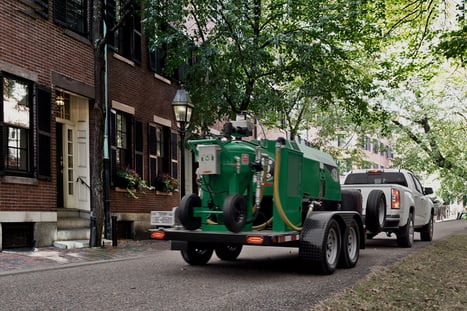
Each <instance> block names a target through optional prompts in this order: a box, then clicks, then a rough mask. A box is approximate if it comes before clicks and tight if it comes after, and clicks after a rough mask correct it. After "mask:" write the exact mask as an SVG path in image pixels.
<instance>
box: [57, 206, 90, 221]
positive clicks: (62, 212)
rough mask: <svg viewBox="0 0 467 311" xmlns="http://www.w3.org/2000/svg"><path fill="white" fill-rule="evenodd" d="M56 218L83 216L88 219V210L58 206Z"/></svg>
mask: <svg viewBox="0 0 467 311" xmlns="http://www.w3.org/2000/svg"><path fill="white" fill-rule="evenodd" d="M57 218H58V219H61V218H83V219H89V212H88V211H83V210H79V209H71V208H58V209H57Z"/></svg>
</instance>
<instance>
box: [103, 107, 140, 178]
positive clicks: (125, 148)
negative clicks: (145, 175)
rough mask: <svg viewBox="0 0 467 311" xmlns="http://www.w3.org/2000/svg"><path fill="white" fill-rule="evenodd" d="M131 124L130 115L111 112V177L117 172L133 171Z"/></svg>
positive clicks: (131, 118) (115, 111) (131, 117)
mask: <svg viewBox="0 0 467 311" xmlns="http://www.w3.org/2000/svg"><path fill="white" fill-rule="evenodd" d="M132 123H133V116H132V115H130V114H127V113H124V112H121V111H117V110H112V111H111V125H110V127H111V133H110V136H111V148H112V159H111V161H112V176H115V174H116V172H117V170H124V169H127V168H131V169H135V165H134V163H133V157H132V143H133V142H132ZM138 173H140V172H138Z"/></svg>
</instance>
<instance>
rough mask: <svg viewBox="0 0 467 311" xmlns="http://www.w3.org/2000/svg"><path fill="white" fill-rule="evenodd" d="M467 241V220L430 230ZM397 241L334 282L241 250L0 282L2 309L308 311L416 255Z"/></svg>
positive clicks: (281, 253) (291, 260)
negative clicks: (232, 255)
mask: <svg viewBox="0 0 467 311" xmlns="http://www.w3.org/2000/svg"><path fill="white" fill-rule="evenodd" d="M456 233H464V234H467V222H466V221H449V222H443V223H437V224H436V225H435V238H434V239H435V241H436V240H439V239H442V238H444V237H446V236H449V235H451V234H456ZM427 245H429V242H421V241H419V238H418V234H416V242H415V244H414V247H413V248H411V249H405V248H398V247H397V246H396V243H395V240H394V238H392V239H388V238H386V237H385V236H383V235H381V236H377V237H376V239H374V240H371V241H368V243H367V249H365V250H362V251H361V253H360V260H359V262H358V264H357V266H356V267H355V268H353V269H339V270H337V271H336V272H335V273H334V274H333V275H329V276H320V275H309V274H304V273H302V272H301V271H300V270H299V268H298V265H297V263H298V261H297V256H296V254H297V250H296V249H290V248H271V247H246V248H245V249H244V250H243V251H242V254H241V255H240V257H239V260H238V261H236V262H223V261H220V260H218V259H217V257H215V256H213V258H212V259H211V261H210V262H209V264H208V265H206V266H189V265H187V264H186V263H185V262H184V261H183V259H182V258H181V256H180V254H179V252H175V251H169V250H164V251H161V252H157V253H154V254H153V255H151V256H148V257H145V258H133V259H129V260H126V261H121V260H120V261H111V262H109V261H107V262H102V263H99V264H96V263H94V264H90V265H84V266H71V267H70V266H68V267H63V268H60V269H54V270H46V271H39V272H31V273H27V274H13V275H6V276H2V277H0V310H115V311H119V310H196V311H198V310H242V311H246V310H281V311H283V310H310V309H311V308H312V306H313V305H314V304H316V303H318V302H319V301H321V300H323V299H325V298H327V297H329V296H330V295H332V294H335V293H339V292H341V291H343V290H344V289H345V288H348V287H350V286H352V285H353V284H355V282H356V281H358V280H359V279H361V278H363V277H364V276H366V275H367V274H368V273H370V272H371V271H374V270H378V269H381V268H382V267H384V266H387V265H390V264H393V263H395V262H397V261H398V260H400V259H402V258H403V257H405V256H407V255H409V254H413V253H415V252H416V251H417V250H420V249H421V248H423V247H424V246H427Z"/></svg>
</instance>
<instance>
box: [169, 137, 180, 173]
mask: <svg viewBox="0 0 467 311" xmlns="http://www.w3.org/2000/svg"><path fill="white" fill-rule="evenodd" d="M170 145H171V149H172V150H171V156H172V177H174V178H178V135H177V133H172V134H171V139H170Z"/></svg>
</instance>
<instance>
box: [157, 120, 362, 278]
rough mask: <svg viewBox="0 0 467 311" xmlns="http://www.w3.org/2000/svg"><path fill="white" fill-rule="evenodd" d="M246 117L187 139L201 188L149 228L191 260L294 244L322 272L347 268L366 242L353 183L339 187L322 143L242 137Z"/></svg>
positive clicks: (248, 129) (248, 131) (246, 132)
mask: <svg viewBox="0 0 467 311" xmlns="http://www.w3.org/2000/svg"><path fill="white" fill-rule="evenodd" d="M251 132H252V125H251V123H250V122H249V121H248V120H239V119H238V120H237V121H233V122H228V123H226V125H225V126H224V136H223V137H219V138H212V139H203V140H192V141H189V142H188V144H189V146H190V147H191V148H192V150H193V152H194V154H195V160H196V161H197V162H198V164H199V167H198V169H197V180H198V184H199V188H200V193H199V194H187V195H185V196H184V197H183V198H182V200H181V201H180V204H179V206H178V207H177V208H176V209H175V211H174V213H173V214H174V215H173V216H174V218H175V220H174V225H173V226H172V227H170V228H158V229H153V230H151V238H153V239H158V240H170V241H171V245H172V249H173V250H180V251H181V254H182V257H183V259H184V260H185V261H186V262H187V263H189V264H192V265H203V264H206V263H207V262H208V261H209V260H210V258H211V256H212V255H213V253H214V252H215V254H216V255H217V256H218V257H219V258H220V259H222V260H235V259H236V258H238V256H239V255H240V252H241V250H242V247H243V246H244V245H253V246H278V247H295V248H298V250H299V251H298V256H299V258H300V260H301V262H303V263H304V267H306V268H309V269H310V270H312V271H317V272H319V273H322V274H331V273H333V272H334V271H335V270H336V268H337V267H338V266H339V267H343V268H352V267H354V266H355V265H356V264H357V262H358V258H359V254H360V249H363V248H364V247H365V234H364V229H363V221H362V217H361V210H362V203H361V202H362V201H361V194H360V193H358V191H352V190H348V191H343V192H342V191H341V189H340V183H339V174H338V170H337V165H336V163H335V161H334V160H333V159H332V157H331V156H330V155H328V154H326V153H324V152H322V151H320V150H317V149H314V148H311V147H308V146H305V145H304V144H299V143H296V142H294V141H289V140H286V139H283V138H279V139H277V140H267V139H263V140H261V141H258V140H243V139H242V138H244V137H247V136H250V135H251Z"/></svg>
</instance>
